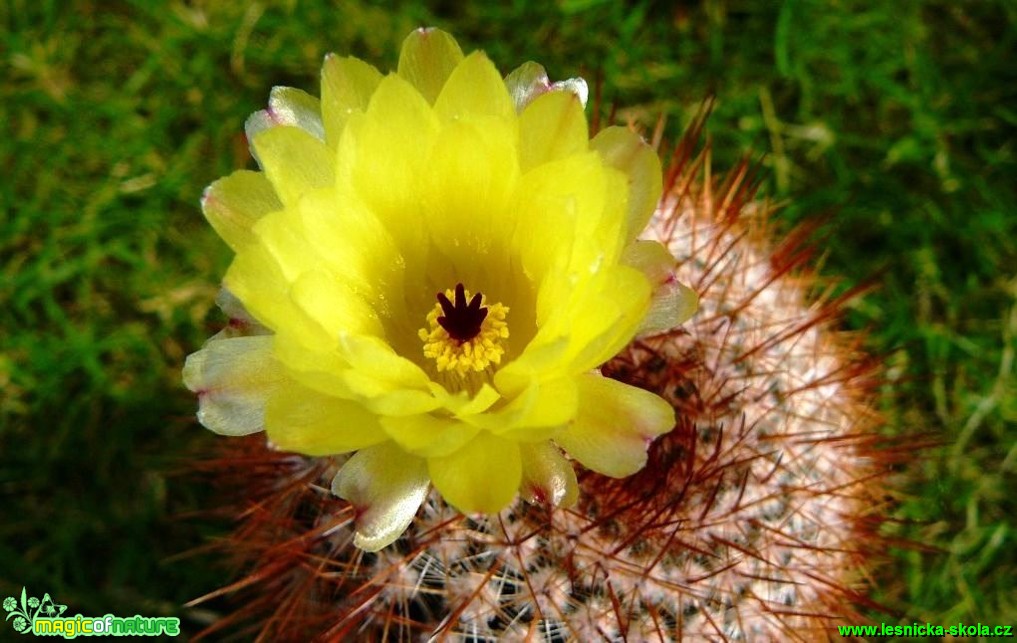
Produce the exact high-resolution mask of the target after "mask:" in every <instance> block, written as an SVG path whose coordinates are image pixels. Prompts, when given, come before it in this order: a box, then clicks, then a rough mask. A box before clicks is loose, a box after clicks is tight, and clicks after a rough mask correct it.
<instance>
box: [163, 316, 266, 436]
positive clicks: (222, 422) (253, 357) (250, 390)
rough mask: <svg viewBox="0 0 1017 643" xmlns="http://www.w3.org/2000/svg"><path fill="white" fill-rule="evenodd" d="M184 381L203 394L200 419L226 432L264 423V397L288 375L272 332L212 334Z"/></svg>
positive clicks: (259, 427) (248, 429) (190, 360)
mask: <svg viewBox="0 0 1017 643" xmlns="http://www.w3.org/2000/svg"><path fill="white" fill-rule="evenodd" d="M183 376H184V385H185V386H186V387H187V388H188V389H190V390H191V391H194V392H195V393H197V394H198V421H199V422H201V424H202V425H204V426H205V427H206V428H208V429H210V430H212V431H214V432H216V433H219V434H221V435H247V434H249V433H256V432H258V431H261V430H262V429H264V428H265V402H266V400H267V399H268V397H269V395H271V394H272V392H273V391H274V390H275V389H276V388H277V387H278V386H279V385H280V383H281V382H282V381H283V379H284V375H283V371H282V368H281V367H280V366H279V364H278V363H277V362H276V361H275V359H273V357H272V337H271V336H268V335H261V336H258V337H234V338H231V339H221V340H213V341H210V342H208V343H207V344H205V347H204V348H202V349H201V350H200V351H198V352H196V353H192V354H190V355H188V356H187V361H186V362H185V363H184V372H183Z"/></svg>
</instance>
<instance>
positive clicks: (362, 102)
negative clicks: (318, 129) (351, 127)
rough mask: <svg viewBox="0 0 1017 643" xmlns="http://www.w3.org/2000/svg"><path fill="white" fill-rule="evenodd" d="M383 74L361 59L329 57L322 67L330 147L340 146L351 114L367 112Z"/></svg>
mask: <svg viewBox="0 0 1017 643" xmlns="http://www.w3.org/2000/svg"><path fill="white" fill-rule="evenodd" d="M380 82H381V73H380V72H379V71H378V70H377V69H375V68H374V67H373V66H371V65H369V64H367V63H365V62H364V61H362V60H360V59H359V58H353V57H352V56H351V57H349V58H343V57H340V56H336V55H335V54H328V55H327V56H325V64H324V65H323V66H322V68H321V117H322V121H323V122H324V126H325V140H326V141H327V143H328V147H329V149H332V150H334V149H336V147H338V145H339V139H340V138H341V137H342V133H343V130H344V129H345V128H346V122H347V121H348V120H349V118H350V115H351V114H353V113H356V112H363V111H364V110H366V109H367V104H368V102H369V101H370V100H371V94H373V93H374V90H375V89H377V87H378V83H380Z"/></svg>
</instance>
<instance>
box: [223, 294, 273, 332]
mask: <svg viewBox="0 0 1017 643" xmlns="http://www.w3.org/2000/svg"><path fill="white" fill-rule="evenodd" d="M215 305H216V306H218V307H219V310H221V311H222V312H223V313H225V314H226V316H227V317H229V323H227V324H226V326H224V327H223V329H222V330H220V331H219V332H218V333H216V334H215V335H213V336H212V339H229V338H231V337H248V336H251V335H268V334H270V333H271V332H272V331H270V330H269V329H267V328H265V327H264V326H262V325H261V323H259V322H258V320H257V319H255V318H254V316H253V315H251V313H249V312H247V308H245V307H244V304H243V302H241V301H240V300H239V299H238V298H237V296H236V295H234V294H233V293H231V292H230V291H229V289H228V288H226V287H222V288H220V289H219V292H218V294H216V296H215Z"/></svg>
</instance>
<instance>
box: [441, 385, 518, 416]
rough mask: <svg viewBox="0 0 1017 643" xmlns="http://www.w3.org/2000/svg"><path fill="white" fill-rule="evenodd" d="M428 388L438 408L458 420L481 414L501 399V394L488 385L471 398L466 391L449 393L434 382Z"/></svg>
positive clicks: (483, 386)
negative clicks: (439, 404)
mask: <svg viewBox="0 0 1017 643" xmlns="http://www.w3.org/2000/svg"><path fill="white" fill-rule="evenodd" d="M429 386H430V389H431V394H432V395H434V397H435V398H436V399H437V400H438V401H439V402H440V403H441V406H440V408H442V409H445V410H446V411H448V412H449V413H451V414H452V415H454V416H455V417H458V418H463V417H467V416H471V415H476V414H478V413H483V412H484V411H486V410H487V409H489V408H491V406H492V405H493V404H494V403H495V402H497V401H498V400H500V399H501V394H500V393H498V391H496V390H495V389H494V387H492V386H491V385H490V384H484V385H482V386H481V387H480V390H479V391H477V393H476V394H474V395H472V396H471V395H470V394H469V393H467V392H466V391H460V392H459V393H455V394H452V393H449V392H448V391H447V390H445V387H444V386H442V385H441V384H438V383H436V382H431V383H430V384H429Z"/></svg>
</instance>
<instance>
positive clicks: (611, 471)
mask: <svg viewBox="0 0 1017 643" xmlns="http://www.w3.org/2000/svg"><path fill="white" fill-rule="evenodd" d="M578 384H579V414H578V416H577V417H576V421H575V423H574V424H573V425H572V426H570V427H569V428H568V429H566V430H565V431H563V432H562V433H560V434H559V435H558V436H556V437H555V442H557V443H558V444H559V445H561V446H562V447H564V449H565V450H566V451H567V452H568V454H569V455H570V456H572V457H573V458H575V459H576V460H578V461H579V462H581V463H582V464H583V466H585V467H586V468H588V469H592V470H594V471H596V472H598V473H602V474H604V475H606V476H611V477H614V478H623V477H625V476H629V475H632V474H633V473H635V472H636V471H639V470H640V469H642V468H643V466H644V465H645V464H646V450H647V448H648V447H649V445H650V443H652V442H653V440H654V438H656V437H657V436H659V435H663V434H664V433H667V432H668V431H670V430H672V429H673V428H674V425H675V416H674V408H673V407H672V406H671V405H670V404H668V403H667V402H666V401H664V400H663V399H661V398H660V397H658V396H657V395H654V394H653V393H650V392H649V391H644V390H642V389H639V388H636V387H634V386H629V385H628V384H622V383H621V382H617V381H615V380H612V379H608V378H606V377H601V376H599V375H592V374H587V375H583V376H582V377H581V378H580V379H579V382H578Z"/></svg>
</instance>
